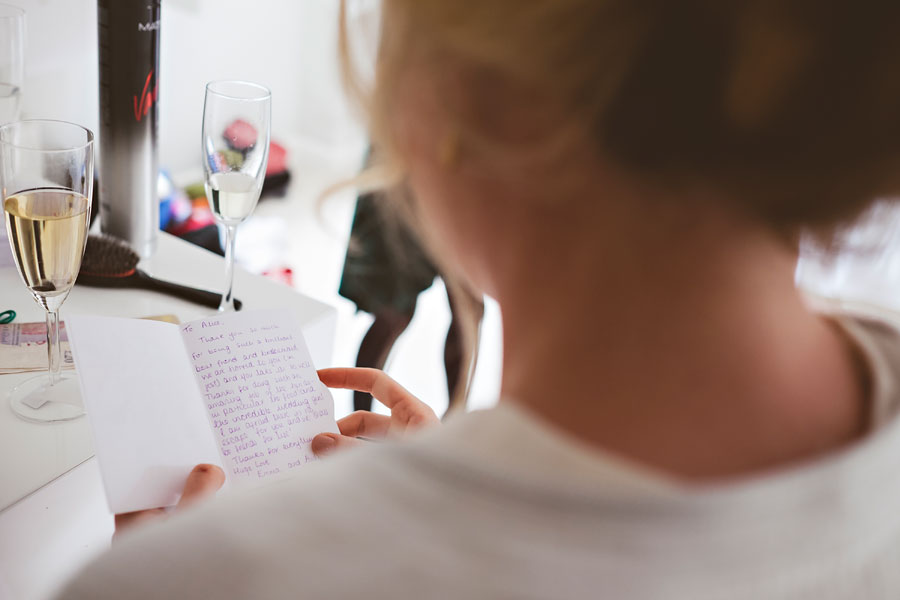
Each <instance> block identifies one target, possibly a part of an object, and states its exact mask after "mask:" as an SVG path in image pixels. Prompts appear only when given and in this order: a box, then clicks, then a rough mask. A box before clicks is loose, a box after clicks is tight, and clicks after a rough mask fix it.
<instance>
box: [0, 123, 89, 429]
mask: <svg viewBox="0 0 900 600" xmlns="http://www.w3.org/2000/svg"><path fill="white" fill-rule="evenodd" d="M93 182H94V134H93V133H91V132H90V131H89V130H87V129H85V128H84V127H81V126H78V125H74V124H72V123H66V122H64V121H20V122H18V123H10V124H7V125H4V126H2V127H0V199H2V200H3V220H4V221H5V222H6V230H7V233H8V234H9V243H10V245H11V246H12V251H13V256H14V257H15V262H16V267H17V268H18V270H19V275H20V276H21V277H22V281H23V282H25V286H26V287H27V288H28V289H29V291H31V295H32V296H33V297H34V299H35V300H36V301H37V303H38V304H40V305H41V306H42V307H43V308H44V310H45V311H46V317H47V357H48V363H49V373H48V374H46V375H39V376H37V377H32V378H31V379H27V380H25V381H24V382H22V383H21V384H20V385H18V386H16V387H15V388H13V389H12V391H11V392H10V395H9V397H10V405H11V406H12V409H13V412H15V413H16V414H17V415H19V416H20V417H22V418H23V419H26V420H29V421H40V422H49V421H66V420H69V419H74V418H77V417H80V416H81V415H83V414H84V408H83V406H82V404H81V395H80V393H79V391H78V385H77V381H76V379H75V378H74V377H73V376H72V375H70V374H65V375H63V374H62V372H61V367H62V356H61V355H60V346H59V308H60V306H61V305H62V303H63V302H64V301H65V299H66V296H68V295H69V291H70V290H71V289H72V285H73V284H74V283H75V278H76V277H77V276H78V270H79V269H80V267H81V257H82V256H83V254H84V246H85V243H86V241H87V229H88V223H89V222H90V213H91V192H92V186H93Z"/></svg>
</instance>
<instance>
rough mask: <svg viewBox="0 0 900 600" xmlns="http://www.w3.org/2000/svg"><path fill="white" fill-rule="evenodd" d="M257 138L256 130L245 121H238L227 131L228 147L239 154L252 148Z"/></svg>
mask: <svg viewBox="0 0 900 600" xmlns="http://www.w3.org/2000/svg"><path fill="white" fill-rule="evenodd" d="M257 137H258V134H257V132H256V128H255V127H254V126H253V125H251V124H250V123H248V122H247V121H244V120H243V119H237V120H236V121H234V122H233V123H232V124H231V125H229V126H228V127H227V128H226V129H225V139H227V140H228V145H229V146H231V148H232V149H234V150H237V151H239V152H243V151H244V150H249V149H250V148H252V147H253V146H254V145H255V144H256V138H257Z"/></svg>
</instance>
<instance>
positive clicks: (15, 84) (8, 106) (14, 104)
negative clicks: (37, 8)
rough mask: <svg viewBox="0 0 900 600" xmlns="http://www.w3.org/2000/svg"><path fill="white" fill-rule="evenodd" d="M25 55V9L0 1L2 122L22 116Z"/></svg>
mask: <svg viewBox="0 0 900 600" xmlns="http://www.w3.org/2000/svg"><path fill="white" fill-rule="evenodd" d="M24 57H25V11H24V10H22V9H21V8H17V7H15V6H10V5H8V4H0V125H3V124H5V123H12V122H13V121H15V120H17V119H18V118H19V99H20V97H21V95H22V80H23V79H24V72H25V58H24Z"/></svg>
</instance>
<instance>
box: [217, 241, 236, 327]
mask: <svg viewBox="0 0 900 600" xmlns="http://www.w3.org/2000/svg"><path fill="white" fill-rule="evenodd" d="M236 236H237V225H226V226H225V293H224V294H222V302H221V304H219V312H226V311H228V312H234V293H233V290H234V240H235V237H236Z"/></svg>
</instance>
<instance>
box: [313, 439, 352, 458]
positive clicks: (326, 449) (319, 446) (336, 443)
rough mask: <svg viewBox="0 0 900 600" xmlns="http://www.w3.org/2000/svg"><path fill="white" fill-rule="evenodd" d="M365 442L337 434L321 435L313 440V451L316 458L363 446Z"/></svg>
mask: <svg viewBox="0 0 900 600" xmlns="http://www.w3.org/2000/svg"><path fill="white" fill-rule="evenodd" d="M364 443H365V442H361V441H359V440H355V439H353V438H352V437H347V436H345V435H338V434H336V433H320V434H319V435H317V436H316V437H314V438H313V440H312V444H311V446H312V451H313V454H315V455H316V456H325V455H326V454H331V453H332V452H335V451H338V450H345V449H347V448H352V447H354V446H361V445H362V444H364Z"/></svg>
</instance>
